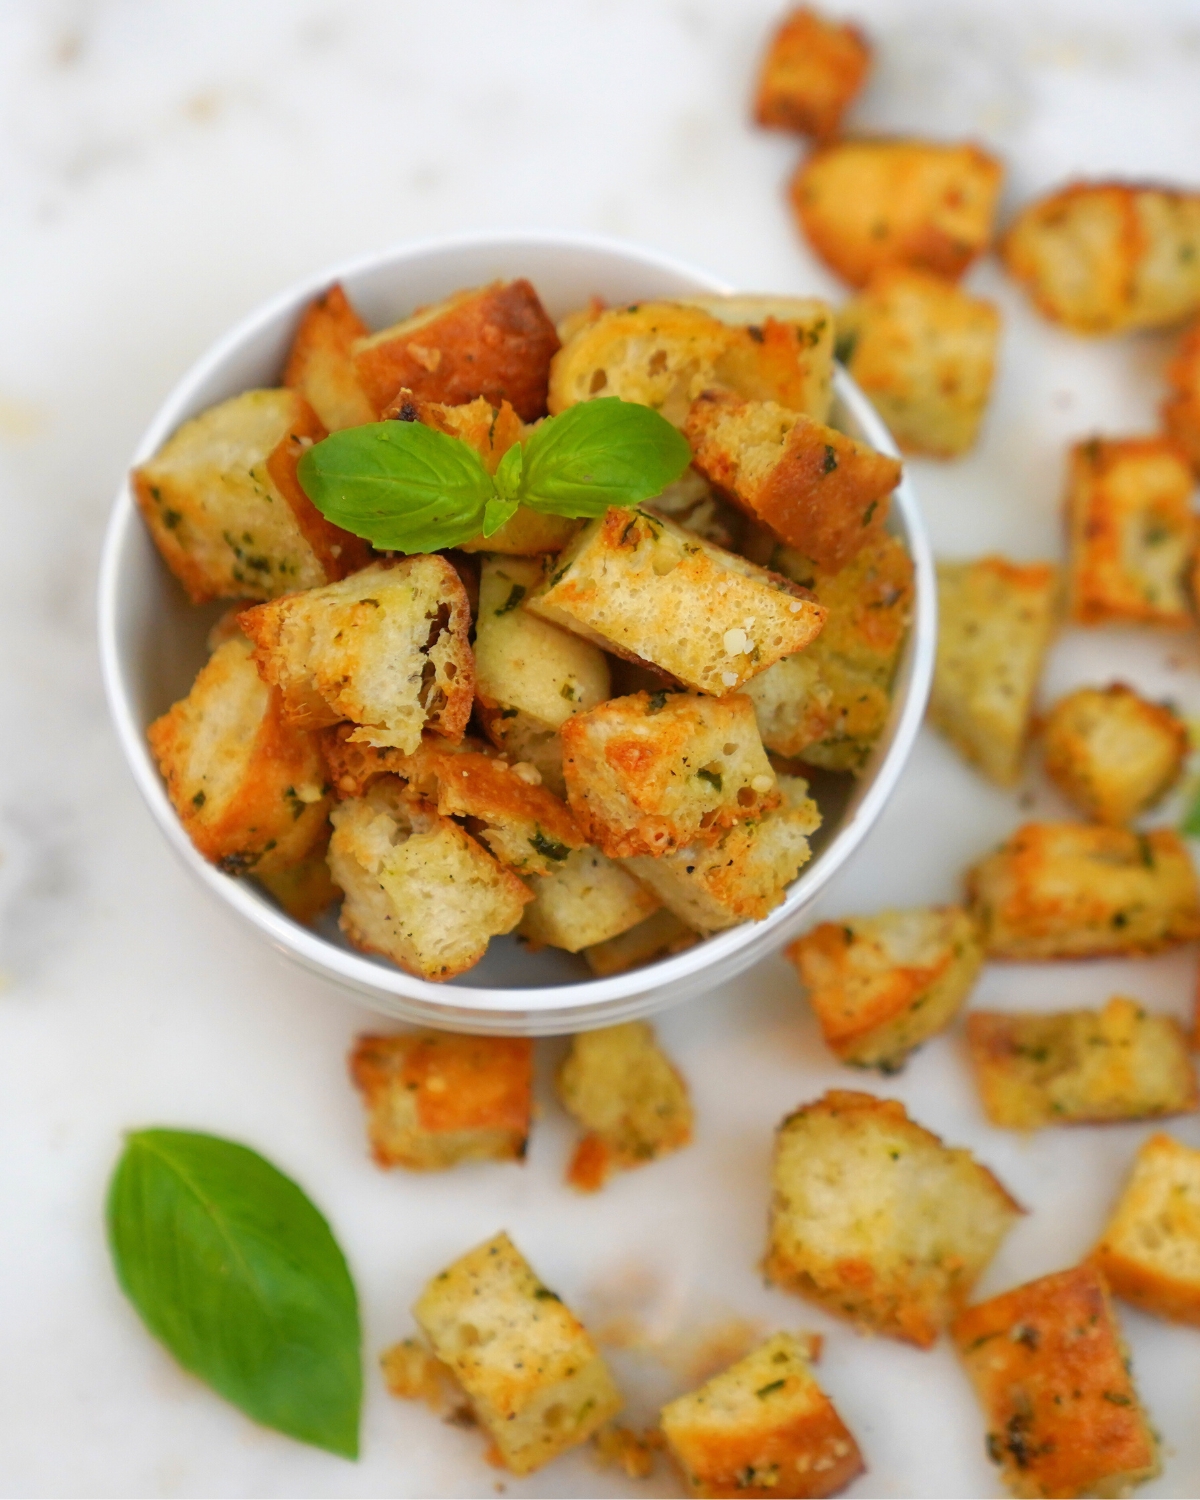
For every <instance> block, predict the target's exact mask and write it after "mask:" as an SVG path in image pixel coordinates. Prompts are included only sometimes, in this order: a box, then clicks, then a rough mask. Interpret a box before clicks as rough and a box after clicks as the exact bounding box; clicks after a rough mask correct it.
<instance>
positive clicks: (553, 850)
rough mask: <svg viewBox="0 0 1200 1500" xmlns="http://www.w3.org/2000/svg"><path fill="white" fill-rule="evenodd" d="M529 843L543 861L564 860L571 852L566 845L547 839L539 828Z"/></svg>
mask: <svg viewBox="0 0 1200 1500" xmlns="http://www.w3.org/2000/svg"><path fill="white" fill-rule="evenodd" d="M529 843H530V846H531V847H532V848H533V849H535V850H536V851H537V853H538V854H540V855H541V856H542V857H543V858H544V859H554V860H564V859H566V857H567V855H568V854H570V852H571V851H570V850H569V849H568V848H567V846H566V844H560V843H559V841H558V840H557V839H552V838H548V837H547V835H546V834H544V833H543V832H542V830H541V829H540V828H539V829H538V830H537V831H536V833H535V834H534V835H533V837H532V838H531V839H530V840H529Z"/></svg>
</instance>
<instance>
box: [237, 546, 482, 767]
mask: <svg viewBox="0 0 1200 1500" xmlns="http://www.w3.org/2000/svg"><path fill="white" fill-rule="evenodd" d="M239 620H240V622H241V626H242V629H243V630H244V631H245V632H246V634H247V635H248V636H249V637H250V638H251V640H252V641H253V642H254V646H255V656H256V658H257V661H258V669H259V671H260V672H261V673H262V674H263V677H264V678H265V679H266V681H268V682H269V683H271V685H272V686H273V687H277V688H279V690H280V692H282V694H283V701H284V708H285V711H286V713H287V715H288V717H289V718H290V719H291V721H292V722H293V723H295V724H299V725H301V726H303V727H304V728H307V729H323V728H324V727H325V726H326V725H327V724H336V723H337V722H338V721H339V720H340V719H349V720H351V721H352V722H353V723H354V724H355V725H357V726H358V727H357V728H356V729H355V730H354V732H353V733H352V735H351V736H350V737H351V739H352V740H355V741H356V742H358V743H360V744H364V745H381V746H385V745H390V746H392V747H393V748H394V749H397V750H403V751H405V752H411V751H413V750H415V749H416V748H417V746H418V745H419V744H420V743H421V731H422V729H423V728H425V727H428V728H430V729H432V730H434V731H435V732H436V733H437V734H441V735H444V736H445V737H446V738H447V739H451V740H459V739H461V738H462V735H463V730H464V729H465V728H466V726H467V720H468V719H469V718H470V716H471V706H472V703H473V702H474V696H475V665H474V658H473V657H472V654H471V647H470V645H469V644H468V640H467V637H468V633H469V631H470V628H471V610H470V606H469V605H468V603H467V594H466V590H465V589H464V588H463V586H462V583H461V581H460V580H459V577H458V574H457V573H456V572H455V571H454V568H453V567H452V566H451V564H450V563H448V562H447V561H446V559H445V558H444V557H439V556H437V555H436V554H432V555H428V556H417V557H403V558H398V559H396V560H394V561H392V562H378V563H373V564H372V565H371V566H370V567H369V568H363V569H362V570H361V572H358V573H354V574H352V575H351V577H349V578H346V579H343V580H342V582H340V583H331V584H327V585H326V586H325V587H324V588H319V589H309V590H308V591H307V592H306V593H303V594H289V595H288V596H287V597H285V598H283V599H277V600H273V601H271V602H270V603H269V604H260V605H258V606H257V607H256V608H255V609H251V610H247V611H246V612H245V613H244V614H242V615H241V616H239Z"/></svg>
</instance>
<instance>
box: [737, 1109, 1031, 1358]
mask: <svg viewBox="0 0 1200 1500" xmlns="http://www.w3.org/2000/svg"><path fill="white" fill-rule="evenodd" d="M771 1181H772V1187H773V1198H772V1204H771V1223H770V1238H769V1241H768V1245H767V1254H766V1259H765V1261H764V1263H763V1269H764V1271H765V1273H766V1276H767V1279H768V1281H772V1282H774V1283H775V1284H776V1285H777V1286H780V1287H783V1288H784V1289H786V1290H788V1291H793V1292H798V1293H800V1295H801V1296H805V1297H810V1298H812V1299H813V1300H814V1301H816V1302H819V1303H821V1305H822V1306H824V1307H825V1308H827V1309H828V1310H829V1311H830V1312H833V1313H837V1314H838V1315H839V1316H841V1317H848V1318H850V1319H851V1320H852V1321H853V1322H855V1323H857V1324H858V1325H859V1326H860V1327H863V1328H868V1329H873V1330H874V1331H875V1332H877V1333H886V1334H889V1335H890V1336H891V1337H893V1338H900V1339H906V1340H908V1342H910V1343H913V1344H918V1345H920V1346H921V1347H922V1348H928V1347H929V1346H930V1345H931V1344H933V1343H934V1342H935V1341H936V1339H937V1336H938V1334H939V1333H940V1332H941V1330H942V1329H943V1328H945V1327H946V1326H947V1325H948V1324H949V1323H950V1321H951V1319H952V1318H953V1317H954V1316H955V1315H956V1314H957V1313H958V1312H959V1310H960V1309H961V1307H962V1305H963V1303H964V1302H965V1301H966V1299H967V1296H968V1294H969V1293H970V1290H971V1287H972V1285H973V1284H974V1283H975V1281H976V1280H977V1279H978V1277H979V1276H980V1274H981V1273H982V1271H983V1269H984V1267H985V1266H986V1265H987V1263H988V1262H989V1261H990V1260H991V1258H992V1256H993V1255H994V1254H995V1253H996V1250H997V1249H998V1247H999V1245H1000V1241H1001V1240H1002V1239H1003V1238H1004V1236H1005V1235H1006V1234H1007V1233H1008V1231H1009V1230H1010V1229H1011V1228H1012V1226H1013V1224H1014V1223H1015V1221H1016V1218H1017V1216H1018V1214H1020V1213H1021V1209H1020V1207H1019V1206H1018V1205H1017V1204H1016V1203H1015V1202H1014V1201H1013V1199H1012V1198H1011V1197H1010V1196H1009V1195H1008V1193H1007V1192H1006V1191H1005V1190H1004V1188H1003V1187H1002V1186H1001V1184H1000V1183H999V1182H998V1181H997V1180H996V1178H995V1177H993V1175H992V1174H991V1173H990V1172H989V1171H988V1170H987V1169H986V1168H985V1167H981V1166H980V1165H979V1163H978V1162H976V1161H975V1159H974V1158H973V1157H972V1156H971V1154H970V1152H969V1151H965V1150H961V1149H952V1148H950V1147H948V1146H945V1145H943V1143H942V1142H941V1141H940V1140H939V1139H938V1137H937V1136H936V1135H933V1134H932V1133H931V1132H930V1131H928V1130H924V1129H922V1127H921V1126H920V1125H917V1124H915V1123H914V1122H913V1121H912V1120H910V1119H909V1118H908V1116H907V1114H906V1113H905V1110H904V1106H903V1105H902V1104H901V1103H900V1102H899V1101H898V1100H895V1099H877V1098H875V1097H874V1095H872V1094H860V1093H853V1092H850V1091H848V1090H844V1089H833V1090H831V1091H830V1092H829V1093H827V1094H825V1095H824V1096H823V1097H822V1098H820V1099H818V1100H816V1101H815V1102H814V1103H812V1104H809V1105H806V1106H805V1107H803V1108H801V1109H798V1110H796V1112H795V1113H794V1114H791V1115H788V1117H787V1118H786V1119H785V1120H784V1121H783V1123H782V1124H781V1125H780V1127H779V1130H778V1132H777V1134H776V1138H775V1160H774V1166H773V1168H772V1177H771Z"/></svg>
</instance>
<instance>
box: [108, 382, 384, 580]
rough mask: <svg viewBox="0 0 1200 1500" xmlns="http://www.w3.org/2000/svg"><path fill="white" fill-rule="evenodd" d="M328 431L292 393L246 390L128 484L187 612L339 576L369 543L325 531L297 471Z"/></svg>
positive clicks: (204, 417)
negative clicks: (188, 605) (187, 603)
mask: <svg viewBox="0 0 1200 1500" xmlns="http://www.w3.org/2000/svg"><path fill="white" fill-rule="evenodd" d="M324 436H325V429H324V428H323V427H322V426H321V424H320V422H319V421H318V420H317V418H316V414H315V413H314V412H313V410H312V408H311V407H310V406H309V404H308V402H307V401H305V400H304V398H303V397H302V396H300V395H298V394H297V393H296V392H295V391H246V392H245V393H244V394H243V395H241V396H234V397H233V398H232V399H231V400H229V401H222V402H221V404H220V405H219V406H213V407H210V408H209V409H208V411H205V412H201V414H200V415H199V416H198V417H193V418H192V419H191V421H189V422H185V423H184V424H183V426H182V427H181V428H180V429H179V431H178V432H176V433H175V435H174V436H173V437H171V438H170V439H168V441H167V442H166V443H164V444H163V446H162V447H161V448H160V449H159V451H158V452H157V453H156V454H155V455H154V457H153V458H152V459H150V461H149V462H148V463H144V464H143V465H142V466H141V468H140V469H135V470H134V472H133V474H132V476H131V478H130V483H131V485H132V487H133V495H134V499H135V500H136V501H137V503H138V508H139V509H140V510H141V512H142V516H143V518H144V519H145V522H146V525H147V526H148V527H149V528H150V535H151V536H152V537H153V538H154V541H155V544H156V545H157V547H158V550H159V551H160V552H161V553H162V555H163V560H164V561H165V562H166V564H167V566H168V567H169V568H170V570H171V572H172V573H174V574H175V576H176V578H178V579H179V581H180V583H182V584H183V586H184V588H185V589H186V590H187V592H188V595H189V597H190V598H191V600H192V603H193V604H203V603H204V602H205V600H207V599H274V598H275V597H276V596H277V595H279V594H284V593H287V592H288V591H289V590H291V589H307V588H314V587H315V586H316V585H318V584H322V583H330V582H332V581H333V580H335V579H338V578H342V577H344V575H345V574H347V573H349V572H351V571H352V570H353V569H354V568H359V567H361V566H362V565H363V563H365V562H366V560H367V558H368V556H369V555H370V549H369V548H368V546H367V544H366V543H365V542H364V541H362V540H360V538H358V537H356V536H351V535H350V533H349V532H348V531H343V530H342V529H341V528H340V527H338V526H334V525H332V524H331V523H330V522H328V521H327V520H326V519H325V517H324V516H323V515H321V513H320V511H318V510H317V508H316V506H314V505H313V503H312V501H311V500H310V499H309V498H308V496H307V495H306V494H305V493H304V491H303V490H302V489H301V488H300V482H299V480H298V479H297V478H296V464H297V462H298V460H299V458H300V455H301V454H302V453H303V452H304V450H305V448H307V447H309V446H311V445H312V444H313V443H315V442H319V441H320V440H321V438H323V437H324Z"/></svg>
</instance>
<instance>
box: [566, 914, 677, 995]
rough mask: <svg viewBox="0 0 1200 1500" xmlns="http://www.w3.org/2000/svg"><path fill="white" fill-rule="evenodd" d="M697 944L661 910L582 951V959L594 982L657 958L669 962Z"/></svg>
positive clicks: (674, 916)
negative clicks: (673, 956) (594, 976)
mask: <svg viewBox="0 0 1200 1500" xmlns="http://www.w3.org/2000/svg"><path fill="white" fill-rule="evenodd" d="M699 941H700V939H699V937H698V935H697V934H696V933H694V932H693V931H692V929H691V928H690V927H689V926H688V925H687V923H686V922H681V921H680V920H679V918H678V917H677V916H676V915H675V913H674V912H672V911H668V910H667V908H666V907H665V906H664V907H661V908H660V909H659V910H658V911H656V912H654V913H653V914H652V915H651V916H649V917H646V918H644V919H643V920H642V921H641V922H639V923H638V924H637V926H636V927H630V928H628V929H627V930H626V931H625V932H622V933H618V934H617V936H616V937H613V938H608V939H607V941H605V942H603V943H594V944H593V945H592V946H591V947H590V948H585V949H584V950H583V956H584V958H585V959H586V960H587V966H588V968H589V969H591V971H592V973H593V974H595V975H596V976H597V978H600V979H607V978H608V976H609V975H611V974H624V973H626V972H627V971H628V970H629V969H638V968H640V967H641V966H642V965H643V964H652V963H656V962H657V961H658V960H659V959H660V958H670V957H671V956H672V954H675V953H682V952H683V950H684V949H685V948H691V947H693V946H694V945H695V944H696V943H698V942H699Z"/></svg>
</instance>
